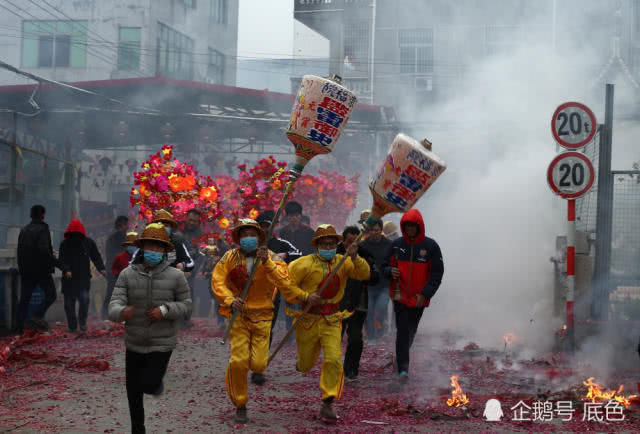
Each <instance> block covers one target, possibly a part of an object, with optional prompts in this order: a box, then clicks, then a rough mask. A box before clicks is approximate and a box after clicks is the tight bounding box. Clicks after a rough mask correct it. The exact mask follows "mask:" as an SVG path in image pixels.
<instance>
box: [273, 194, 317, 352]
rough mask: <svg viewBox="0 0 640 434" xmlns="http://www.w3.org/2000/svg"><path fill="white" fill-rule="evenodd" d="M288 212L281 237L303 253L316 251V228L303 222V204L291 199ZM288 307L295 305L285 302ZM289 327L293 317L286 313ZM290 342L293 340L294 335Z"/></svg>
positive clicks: (287, 207)
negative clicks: (312, 242)
mask: <svg viewBox="0 0 640 434" xmlns="http://www.w3.org/2000/svg"><path fill="white" fill-rule="evenodd" d="M284 211H285V214H286V225H285V226H284V227H283V228H282V229H280V233H279V235H280V237H281V238H282V239H285V240H287V241H289V242H290V243H291V244H293V245H294V246H296V248H297V249H299V250H300V252H301V253H302V255H310V254H312V253H313V252H314V249H313V247H312V246H311V240H312V239H313V235H314V230H313V229H311V228H310V227H309V226H307V225H305V224H303V223H302V205H300V204H299V203H298V202H295V201H289V202H287V204H286V205H285V207H284ZM285 307H286V308H288V309H294V306H293V305H288V304H286V303H285ZM285 322H286V326H287V329H290V328H291V325H292V324H293V319H292V318H291V316H289V315H285ZM289 342H293V337H291V340H290V341H289Z"/></svg>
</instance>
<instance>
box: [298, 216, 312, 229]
mask: <svg viewBox="0 0 640 434" xmlns="http://www.w3.org/2000/svg"><path fill="white" fill-rule="evenodd" d="M300 222H301V223H302V224H303V225H306V226H311V218H310V217H309V216H308V215H303V216H302V218H301V219H300Z"/></svg>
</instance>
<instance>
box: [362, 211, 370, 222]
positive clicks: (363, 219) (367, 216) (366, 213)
mask: <svg viewBox="0 0 640 434" xmlns="http://www.w3.org/2000/svg"><path fill="white" fill-rule="evenodd" d="M370 215H371V210H370V209H368V208H367V209H363V210H362V212H361V213H360V221H361V222H362V221H366V220H367V219H368V218H369V216H370Z"/></svg>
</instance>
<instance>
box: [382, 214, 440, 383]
mask: <svg viewBox="0 0 640 434" xmlns="http://www.w3.org/2000/svg"><path fill="white" fill-rule="evenodd" d="M400 230H401V231H402V237H401V238H398V239H397V240H395V241H393V243H392V244H391V248H390V249H389V251H388V252H387V257H386V258H385V262H384V274H385V275H386V277H387V278H388V279H392V281H391V285H390V287H389V293H390V296H391V297H392V298H393V294H394V290H395V289H396V285H398V286H399V290H400V294H399V295H400V297H399V300H395V299H394V300H393V309H394V312H395V317H396V329H397V331H396V366H397V373H398V376H399V379H400V381H401V382H403V383H405V382H406V381H407V380H408V375H409V350H410V349H411V345H412V344H413V340H414V338H415V336H416V332H417V330H418V325H419V323H420V318H422V314H423V312H424V309H425V308H426V307H428V306H429V304H430V302H431V298H432V297H433V296H434V295H435V293H436V291H437V290H438V288H439V287H440V283H441V282H442V276H443V275H444V262H443V260H442V253H441V251H440V246H438V243H437V242H436V241H435V240H434V239H432V238H429V237H427V236H426V235H425V229H424V221H423V219H422V215H421V214H420V211H418V210H417V209H411V210H409V211H408V212H407V213H405V214H404V215H403V216H402V219H401V220H400Z"/></svg>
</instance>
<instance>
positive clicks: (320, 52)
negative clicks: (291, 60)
mask: <svg viewBox="0 0 640 434" xmlns="http://www.w3.org/2000/svg"><path fill="white" fill-rule="evenodd" d="M237 1H240V7H239V17H238V56H240V57H275V58H283V57H291V56H292V54H293V51H294V48H295V55H296V57H324V56H328V55H329V44H328V41H327V40H325V39H324V38H323V37H322V36H320V35H318V34H317V33H315V32H313V31H312V30H310V29H309V28H308V27H306V26H305V25H303V24H301V23H299V22H296V21H295V20H294V19H293V1H292V0H237ZM294 33H295V34H296V41H297V43H296V45H295V47H294Z"/></svg>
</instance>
